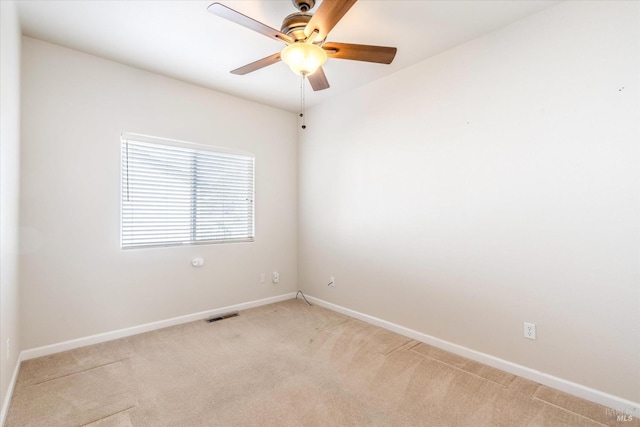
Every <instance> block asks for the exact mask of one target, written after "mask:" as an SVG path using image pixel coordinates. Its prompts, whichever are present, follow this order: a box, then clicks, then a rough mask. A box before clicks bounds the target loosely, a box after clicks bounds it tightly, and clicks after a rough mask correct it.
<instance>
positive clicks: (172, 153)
mask: <svg viewBox="0 0 640 427" xmlns="http://www.w3.org/2000/svg"><path fill="white" fill-rule="evenodd" d="M120 149H121V159H120V160H121V177H120V190H121V191H120V248H121V249H139V248H150V247H166V246H183V245H200V244H214V243H235V242H253V241H254V239H255V207H254V196H255V156H254V155H253V154H252V153H247V152H243V151H237V150H229V149H225V148H219V147H213V146H209V145H201V144H194V143H189V142H184V141H175V140H170V139H165V138H157V137H151V136H146V135H138V134H132V133H123V134H122V135H121V138H120ZM202 165H205V166H204V167H203V166H202ZM199 195H201V196H199Z"/></svg>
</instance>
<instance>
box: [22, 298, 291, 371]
mask: <svg viewBox="0 0 640 427" xmlns="http://www.w3.org/2000/svg"><path fill="white" fill-rule="evenodd" d="M295 297H296V293H295V292H291V293H288V294H284V295H278V296H275V297H270V298H264V299H261V300H256V301H250V302H245V303H242V304H236V305H231V306H228V307H221V308H214V309H212V310H207V311H201V312H199V313H193V314H187V315H185V316H179V317H174V318H172V319H166V320H160V321H157V322H151V323H145V324H144V325H138V326H132V327H130V328H125V329H119V330H117V331H111V332H105V333H102V334H96V335H90V336H88V337H83V338H77V339H74V340H70V341H64V342H60V343H57V344H51V345H46V346H42V347H36V348H30V349H28V350H23V351H22V352H21V353H20V356H21V360H29V359H35V358H36V357H42V356H48V355H50V354H54V353H60V352H61V351H67V350H73V349H74V348H79V347H85V346H87V345H93V344H99V343H102V342H106V341H111V340H115V339H118V338H124V337H129V336H131V335H137V334H142V333H144V332H150V331H155V330H156V329H162V328H166V327H169V326H175V325H180V324H182V323H188V322H194V321H196V320H200V319H206V318H207V317H211V316H216V315H218V314H222V313H226V312H229V311H240V310H246V309H249V308H254V307H260V306H262V305H267V304H273V303H275V302H280V301H285V300H289V299H293V298H295Z"/></svg>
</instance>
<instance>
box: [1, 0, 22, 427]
mask: <svg viewBox="0 0 640 427" xmlns="http://www.w3.org/2000/svg"><path fill="white" fill-rule="evenodd" d="M0 18H1V21H0V93H1V94H2V96H0V405H3V403H5V399H6V397H7V390H8V388H9V384H10V381H11V377H12V376H13V373H14V371H15V367H16V364H17V363H18V354H19V351H20V336H19V323H18V320H19V315H18V309H19V301H18V300H19V295H18V225H19V219H18V217H19V216H18V215H19V205H20V203H19V190H20V185H19V178H20V172H19V167H20V28H19V24H18V17H17V12H16V7H15V4H14V2H12V1H2V2H0ZM7 340H9V357H7V347H6V346H7ZM4 409H5V408H4V407H3V408H2V411H3V413H2V416H1V417H0V424H1V423H2V422H3V417H4V415H5V414H4Z"/></svg>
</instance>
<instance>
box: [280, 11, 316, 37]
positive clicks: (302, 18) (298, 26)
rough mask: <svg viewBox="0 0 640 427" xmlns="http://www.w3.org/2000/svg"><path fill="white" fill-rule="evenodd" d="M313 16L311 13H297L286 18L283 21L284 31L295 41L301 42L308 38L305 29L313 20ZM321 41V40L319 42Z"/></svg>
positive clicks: (282, 29)
mask: <svg viewBox="0 0 640 427" xmlns="http://www.w3.org/2000/svg"><path fill="white" fill-rule="evenodd" d="M312 16H313V15H312V14H310V13H301V12H296V13H292V14H291V15H289V16H287V17H286V18H284V20H283V21H282V28H281V29H280V31H282V32H283V33H284V34H286V35H288V36H289V37H291V38H292V39H294V40H295V41H301V40H304V39H306V38H307V36H306V35H305V33H304V29H305V28H306V27H307V23H309V21H310V20H311V17H312ZM318 41H321V40H318Z"/></svg>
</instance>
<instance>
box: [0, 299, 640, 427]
mask: <svg viewBox="0 0 640 427" xmlns="http://www.w3.org/2000/svg"><path fill="white" fill-rule="evenodd" d="M616 415H620V414H616V413H615V412H614V411H611V410H608V409H607V408H605V407H602V406H599V405H595V404H592V403H588V402H586V401H584V400H581V399H578V398H575V397H572V396H569V395H567V394H564V393H561V392H559V391H556V390H553V389H550V388H548V387H545V386H542V385H540V384H537V383H534V382H531V381H528V380H525V379H523V378H520V377H516V376H514V375H511V374H508V373H506V372H502V371H499V370H496V369H493V368H490V367H487V366H484V365H481V364H479V363H476V362H473V361H470V360H467V359H464V358H461V357H459V356H456V355H453V354H451V353H447V352H444V351H442V350H438V349H436V348H434V347H431V346H428V345H425V344H422V343H419V342H417V341H414V340H411V339H409V338H406V337H403V336H401V335H397V334H394V333H392V332H389V331H387V330H384V329H381V328H377V327H375V326H371V325H368V324H366V323H363V322H360V321H358V320H354V319H351V318H349V317H346V316H343V315H341V314H337V313H334V312H332V311H329V310H325V309H323V308H319V307H310V306H308V305H307V304H306V303H305V302H303V301H302V300H290V301H285V302H282V303H278V304H272V305H268V306H264V307H260V308H255V309H251V310H246V311H243V312H241V313H240V315H239V316H238V317H234V318H230V319H225V320H222V321H220V322H215V323H206V322H204V321H198V322H193V323H188V324H184V325H180V326H174V327H171V328H166V329H162V330H158V331H154V332H149V333H145V334H141V335H137V336H134V337H129V338H123V339H119V340H115V341H111V342H107V343H103V344H98V345H94V346H89V347H84V348H80V349H76V350H72V351H67V352H64V353H58V354H55V355H51V356H46V357H41V358H38V359H33V360H29V361H26V362H23V364H22V367H21V369H20V375H19V377H18V382H17V384H16V388H15V391H14V395H13V400H12V402H11V406H10V408H9V413H8V417H7V423H6V425H7V426H32V425H33V426H83V425H90V426H94V427H97V426H101V427H106V426H301V425H308V426H369V425H374V426H596V425H610V426H614V425H615V426H628V425H636V426H637V425H639V424H638V423H637V421H636V420H634V421H633V422H619V421H617V420H616Z"/></svg>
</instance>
